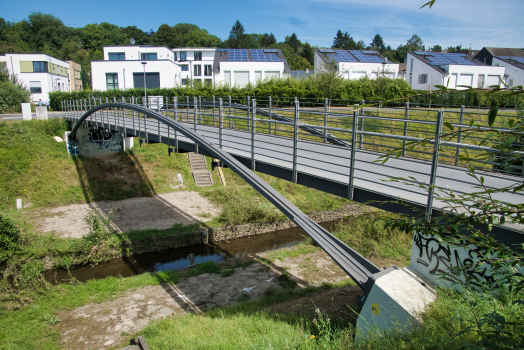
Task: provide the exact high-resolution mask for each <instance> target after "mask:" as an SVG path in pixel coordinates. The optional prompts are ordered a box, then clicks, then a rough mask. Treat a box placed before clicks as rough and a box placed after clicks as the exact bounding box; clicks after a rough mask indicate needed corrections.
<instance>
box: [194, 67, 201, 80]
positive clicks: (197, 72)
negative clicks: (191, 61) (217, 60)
mask: <svg viewBox="0 0 524 350" xmlns="http://www.w3.org/2000/svg"><path fill="white" fill-rule="evenodd" d="M201 75H202V66H201V65H199V64H197V65H195V66H194V76H195V77H199V76H201Z"/></svg>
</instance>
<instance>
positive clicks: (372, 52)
mask: <svg viewBox="0 0 524 350" xmlns="http://www.w3.org/2000/svg"><path fill="white" fill-rule="evenodd" d="M360 51H361V52H362V53H363V54H364V55H378V52H376V51H373V50H360Z"/></svg>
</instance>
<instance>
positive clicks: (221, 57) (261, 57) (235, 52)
mask: <svg viewBox="0 0 524 350" xmlns="http://www.w3.org/2000/svg"><path fill="white" fill-rule="evenodd" d="M220 62H284V70H285V71H288V72H289V71H291V69H290V68H289V65H288V63H287V61H286V57H285V56H284V53H282V50H280V49H217V50H216V51H215V60H214V62H213V71H215V72H217V71H218V70H219V69H220Z"/></svg>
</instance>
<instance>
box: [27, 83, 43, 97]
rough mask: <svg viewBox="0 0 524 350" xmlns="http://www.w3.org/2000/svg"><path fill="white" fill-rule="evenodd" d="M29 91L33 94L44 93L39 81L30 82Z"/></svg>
mask: <svg viewBox="0 0 524 350" xmlns="http://www.w3.org/2000/svg"><path fill="white" fill-rule="evenodd" d="M29 90H30V91H31V93H32V94H41V93H42V85H41V83H40V82H39V81H30V82H29Z"/></svg>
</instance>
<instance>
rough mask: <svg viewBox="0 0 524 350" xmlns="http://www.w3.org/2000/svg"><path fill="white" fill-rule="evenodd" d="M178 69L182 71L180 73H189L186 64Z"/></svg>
mask: <svg viewBox="0 0 524 350" xmlns="http://www.w3.org/2000/svg"><path fill="white" fill-rule="evenodd" d="M180 68H181V69H182V72H187V71H189V66H188V65H187V64H183V65H181V66H180Z"/></svg>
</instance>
